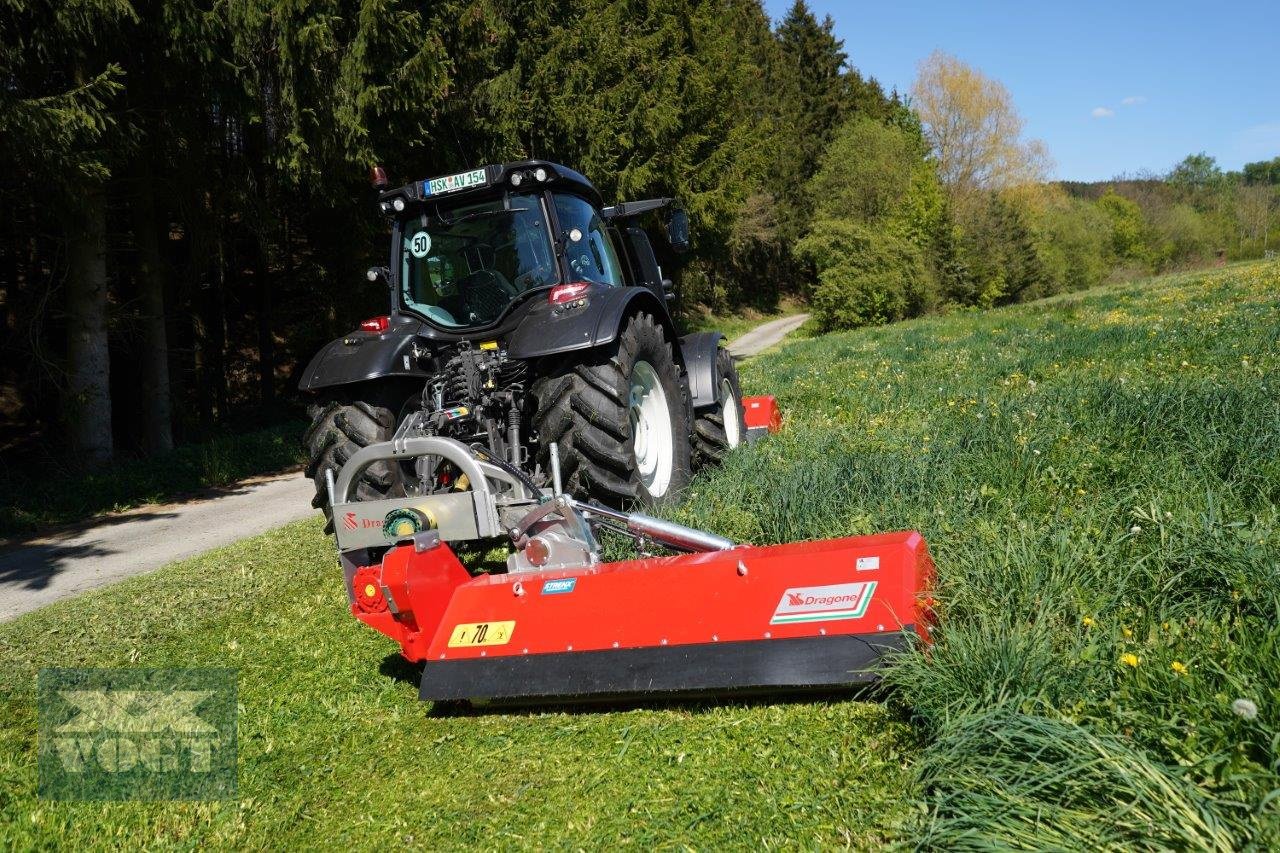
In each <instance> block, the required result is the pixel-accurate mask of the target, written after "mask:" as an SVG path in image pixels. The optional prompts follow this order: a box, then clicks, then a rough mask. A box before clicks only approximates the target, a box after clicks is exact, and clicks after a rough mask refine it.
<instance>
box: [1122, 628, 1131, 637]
mask: <svg viewBox="0 0 1280 853" xmlns="http://www.w3.org/2000/svg"><path fill="white" fill-rule="evenodd" d="M1120 633H1122V634H1124V638H1125V639H1126V640H1132V639H1133V632H1132V631H1130V630H1129V629H1128V628H1121V629H1120Z"/></svg>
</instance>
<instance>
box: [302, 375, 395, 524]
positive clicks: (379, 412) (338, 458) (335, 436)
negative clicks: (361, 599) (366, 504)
mask: <svg viewBox="0 0 1280 853" xmlns="http://www.w3.org/2000/svg"><path fill="white" fill-rule="evenodd" d="M369 396H370V397H371V400H352V399H351V398H349V397H343V398H331V399H328V400H324V401H322V402H318V403H316V404H314V405H312V406H309V407H308V408H307V414H309V415H310V416H311V426H310V427H308V428H307V431H306V432H305V433H304V434H303V437H302V442H303V444H304V446H305V447H306V450H307V460H308V461H307V468H306V474H307V476H308V477H310V478H311V479H312V480H313V481H314V482H315V488H316V493H315V496H314V497H313V498H312V499H311V505H312V506H313V507H315V508H316V509H318V510H320V511H322V512H323V513H324V518H325V526H324V532H325V533H332V532H333V511H332V508H331V507H330V506H329V483H328V477H327V476H326V472H327V471H332V472H333V476H334V478H335V480H336V478H337V476H338V470H339V469H340V468H342V466H343V465H344V464H345V463H346V462H347V460H348V459H350V458H351V457H352V456H353V455H354V454H355V453H356V451H358V450H360V449H361V448H362V447H365V446H367V445H369V444H373V443H374V442H378V441H387V440H389V439H390V438H391V436H392V435H393V434H395V430H396V425H397V423H398V421H399V410H400V407H399V406H396V407H395V408H394V409H393V408H391V406H392V405H395V404H394V403H392V402H391V401H387V400H382V399H380V398H381V397H382V396H385V395H379V394H370V395H369ZM402 494H404V487H403V485H402V484H401V481H400V476H399V471H398V470H397V469H396V468H395V467H394V466H393V465H391V464H390V463H388V462H375V463H374V464H372V465H370V466H369V467H368V468H366V469H365V470H364V473H363V474H361V475H360V480H359V481H358V482H357V484H356V493H355V497H356V499H357V500H362V501H368V500H381V499H382V498H389V497H395V496H397V495H402Z"/></svg>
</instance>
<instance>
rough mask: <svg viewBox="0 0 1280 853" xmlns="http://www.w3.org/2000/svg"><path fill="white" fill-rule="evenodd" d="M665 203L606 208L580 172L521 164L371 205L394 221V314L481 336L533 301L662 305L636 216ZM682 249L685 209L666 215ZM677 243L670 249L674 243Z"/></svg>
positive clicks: (445, 180) (410, 189) (426, 184)
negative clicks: (619, 295) (631, 291)
mask: <svg viewBox="0 0 1280 853" xmlns="http://www.w3.org/2000/svg"><path fill="white" fill-rule="evenodd" d="M671 202H672V200H671V199H655V200H653V201H646V202H631V203H628V204H619V205H614V206H613V207H607V208H606V207H604V206H603V204H602V201H601V198H600V194H599V192H598V191H597V190H596V188H595V187H594V186H593V185H592V184H591V182H590V181H588V180H587V179H586V178H585V177H583V176H582V175H580V174H579V173H577V172H575V171H573V170H572V169H568V168H566V167H564V166H560V165H558V164H554V163H547V162H544V161H538V160H527V161H522V162H519V163H509V164H503V165H490V166H485V167H482V168H480V169H474V170H472V171H469V172H462V173H459V174H456V175H447V176H444V177H440V178H432V179H428V180H423V181H416V182H414V183H412V184H408V185H406V186H404V187H400V188H398V189H395V190H389V191H384V192H382V193H381V194H380V196H379V206H380V208H381V210H382V211H383V212H384V213H386V214H388V215H390V216H391V217H392V218H393V228H392V232H393V234H392V258H391V261H392V263H391V266H390V270H389V272H390V279H391V280H390V282H389V283H390V284H391V286H392V288H393V290H394V292H395V293H396V294H397V303H398V304H397V306H396V307H397V309H398V310H399V311H401V312H405V313H408V314H411V315H415V316H418V317H420V318H422V319H425V320H427V321H429V322H430V323H432V324H434V325H436V326H439V327H441V328H443V329H446V330H450V331H461V330H470V329H485V328H488V327H491V326H494V325H495V324H497V323H499V322H500V321H501V320H502V319H503V318H504V317H506V316H508V315H509V314H510V313H511V312H512V310H513V309H514V308H515V307H516V306H518V305H520V304H522V303H524V302H525V301H526V300H527V299H529V298H532V297H533V296H534V295H535V294H544V296H543V298H544V299H548V300H549V301H551V302H552V303H553V304H556V303H557V302H560V301H563V302H565V303H568V302H571V301H573V300H574V299H576V298H577V297H578V296H579V295H580V294H581V293H582V292H583V291H585V290H587V289H589V288H590V289H594V288H600V287H616V286H627V285H633V286H642V287H647V288H649V289H652V290H655V291H656V292H657V294H658V296H659V298H664V299H665V293H666V289H665V288H664V284H663V279H662V275H661V270H660V268H659V267H658V265H657V262H656V260H655V258H654V254H653V248H652V245H651V244H650V243H649V240H648V237H647V235H646V233H645V231H644V229H643V228H642V227H640V225H639V223H638V218H639V217H640V216H641V215H642V214H645V213H648V212H650V211H655V210H660V209H662V208H664V207H666V206H668V205H670V204H671ZM671 224H672V225H674V226H675V229H674V230H675V232H676V235H675V236H676V237H677V238H678V237H679V236H680V235H681V234H683V235H684V236H683V240H684V242H687V230H688V226H687V220H686V219H685V218H684V213H683V211H677V212H676V213H674V214H673V215H672V216H671ZM679 242H680V240H679V239H677V240H674V241H673V247H674V248H676V249H677V250H678V249H680V248H682V246H678V245H676V244H677V243H679Z"/></svg>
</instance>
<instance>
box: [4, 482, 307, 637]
mask: <svg viewBox="0 0 1280 853" xmlns="http://www.w3.org/2000/svg"><path fill="white" fill-rule="evenodd" d="M313 488H314V487H313V486H312V484H311V481H309V480H307V479H306V478H305V477H303V476H302V474H301V473H299V472H295V473H292V474H286V475H283V476H278V477H263V478H254V479H252V480H247V481H245V482H243V483H238V484H236V485H234V486H231V487H228V488H226V489H219V490H216V491H213V492H206V493H202V494H201V495H198V496H193V499H192V500H189V501H186V502H183V503H173V504H161V505H154V504H153V505H151V506H145V507H140V508H138V509H136V510H130V511H129V512H123V513H119V514H117V515H105V516H98V517H96V518H92V519H89V520H88V521H86V522H85V523H84V524H83V525H79V526H76V525H72V526H70V527H66V528H62V529H60V530H59V531H58V532H57V533H53V534H50V535H48V536H44V537H41V538H38V539H25V540H22V541H19V542H14V543H10V544H8V545H6V546H3V547H0V621H5V620H7V619H12V618H13V617H15V616H17V615H19V614H20V613H26V612H27V611H28V610H35V609H36V608H37V607H42V606H44V605H46V604H48V603H50V602H53V601H57V600H58V599H60V598H67V597H69V596H73V595H79V594H80V593H82V592H85V591H86V590H90V589H93V588H95V587H99V586H105V585H106V584H109V583H114V582H115V581H118V580H121V579H123V578H126V577H129V576H131V575H137V574H142V573H144V572H150V571H154V570H155V569H158V568H160V567H161V566H163V565H165V564H166V563H171V562H173V561H174V560H181V559H183V558H184V557H193V556H195V555H196V554H202V553H204V552H205V551H208V550H211V549H213V548H217V547H219V546H221V545H228V544H230V543H232V542H235V541H237V540H239V539H243V538H245V537H247V536H253V535H256V534H258V533H263V532H265V531H267V530H272V529H274V528H276V527H280V526H281V525H283V524H288V523H289V522H291V521H296V520H297V519H299V518H305V517H306V516H308V515H311V514H312V513H315V512H316V511H315V510H314V509H312V508H311V496H312V494H314V491H313Z"/></svg>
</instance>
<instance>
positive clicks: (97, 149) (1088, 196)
mask: <svg viewBox="0 0 1280 853" xmlns="http://www.w3.org/2000/svg"><path fill="white" fill-rule="evenodd" d="M0 76H2V77H3V80H4V85H3V86H0V450H3V451H4V452H5V455H6V456H7V457H8V459H9V460H14V459H17V458H19V457H21V458H22V459H25V460H37V461H38V460H39V459H42V458H44V457H45V456H49V457H53V456H59V455H61V454H59V453H58V452H57V451H58V450H59V449H61V448H64V447H70V448H72V449H73V450H74V451H75V453H74V459H76V460H80V461H83V462H85V463H92V462H101V461H104V460H107V459H110V458H112V456H113V455H116V454H119V453H124V454H150V453H158V452H163V451H165V450H167V449H168V448H170V447H172V446H173V445H174V443H175V442H185V441H192V440H198V439H200V438H202V437H204V436H206V435H208V434H210V433H211V432H215V431H221V430H226V429H236V428H240V427H243V426H245V425H248V424H255V423H261V422H263V421H264V420H270V419H273V418H278V417H281V416H283V415H286V414H287V413H288V412H289V411H290V406H291V405H292V401H293V398H294V382H295V379H296V373H297V372H298V370H299V369H300V367H301V366H302V365H304V364H305V362H306V360H307V359H308V358H309V357H310V356H311V355H312V353H314V352H315V351H316V349H318V347H319V346H320V345H321V344H322V343H323V342H324V341H326V340H328V339H330V338H332V337H334V336H336V335H339V334H341V333H342V332H344V331H346V330H348V329H350V328H352V327H353V324H354V323H355V322H357V321H359V320H360V319H363V318H364V317H367V316H370V315H373V314H377V313H380V311H381V310H382V308H383V302H384V300H385V295H384V294H383V293H382V292H380V291H379V290H378V289H377V288H373V287H370V286H369V285H367V283H366V282H365V281H364V278H363V275H362V271H363V269H364V268H365V267H366V266H368V265H369V263H370V262H372V261H377V260H379V259H380V258H381V257H383V256H384V255H385V253H386V248H387V244H386V239H387V238H386V230H385V224H384V223H383V222H382V221H381V220H380V218H379V217H378V216H376V215H375V213H374V211H373V207H372V204H371V197H370V191H369V188H368V185H367V182H366V175H367V170H368V168H369V167H370V166H371V165H373V164H381V165H383V166H384V167H385V169H386V170H387V172H388V173H389V174H390V175H391V176H392V180H393V182H402V181H408V180H412V179H415V178H421V177H426V176H430V175H439V174H446V173H450V172H456V171H461V170H463V169H466V168H470V167H474V166H477V165H480V164H483V163H492V162H502V161H508V160H514V159H521V158H525V157H541V158H546V159H551V160H557V161H560V162H564V163H567V164H569V165H572V166H573V167H574V168H577V169H578V170H580V171H582V172H583V173H585V174H586V175H588V176H589V177H591V178H592V179H593V181H595V182H596V183H597V185H598V186H599V187H600V189H601V191H602V193H603V194H604V195H605V197H606V198H609V199H626V198H635V197H645V196H653V195H674V196H677V197H679V198H680V199H681V200H682V201H683V202H684V204H685V206H686V207H687V209H688V210H689V212H690V215H691V218H692V220H693V223H694V235H693V237H694V245H693V251H692V253H691V255H690V257H689V260H688V262H687V264H686V265H685V268H684V270H683V273H682V275H683V282H682V289H683V292H684V294H685V296H686V298H687V299H688V301H689V302H691V303H701V304H703V305H708V306H710V307H712V308H713V309H715V310H725V309H730V308H734V307H738V306H743V305H754V306H757V307H767V306H769V305H771V304H773V303H775V302H776V300H777V299H778V297H779V296H780V295H781V294H783V293H795V294H799V295H802V296H805V297H807V298H809V299H811V300H812V302H813V304H814V305H815V309H816V310H817V311H818V313H819V315H820V317H821V318H822V321H823V323H824V324H825V325H827V326H828V327H830V328H836V327H843V326H850V325H857V324H860V323H867V322H882V321H887V320H892V319H897V318H899V317H906V316H912V315H914V314H917V313H921V312H924V311H929V310H935V309H937V308H941V307H945V306H947V305H951V304H956V305H979V306H981V305H992V304H998V303H1000V302H1005V301H1013V300H1017V299H1022V298H1028V297H1030V296H1034V295H1040V294H1042V293H1048V292H1055V291H1056V290H1060V289H1069V288H1076V287H1084V286H1088V285H1089V284H1092V283H1094V282H1096V281H1098V280H1101V279H1102V278H1104V277H1105V276H1106V275H1107V274H1108V273H1109V271H1110V270H1111V269H1113V268H1115V267H1117V266H1118V265H1120V264H1122V263H1133V264H1138V263H1142V264H1147V265H1149V266H1151V267H1152V268H1158V267H1160V266H1161V265H1168V264H1174V263H1181V262H1191V260H1192V257H1193V255H1194V254H1195V253H1197V252H1199V253H1204V252H1212V251H1216V249H1217V248H1218V232H1216V231H1213V232H1211V235H1210V236H1208V237H1205V236H1203V235H1201V237H1197V238H1196V239H1194V240H1187V239H1185V235H1183V234H1182V232H1180V231H1178V228H1183V226H1186V227H1190V226H1187V225H1186V222H1187V211H1188V210H1190V211H1193V212H1194V213H1195V215H1196V216H1199V217H1205V218H1206V221H1209V220H1210V219H1212V222H1213V223H1215V224H1214V226H1213V227H1214V228H1218V227H1219V225H1221V224H1222V223H1225V222H1227V221H1228V220H1229V221H1230V222H1231V223H1232V225H1231V227H1236V224H1237V220H1239V221H1241V222H1242V221H1243V220H1241V219H1240V217H1241V216H1244V214H1243V213H1236V212H1232V211H1236V210H1237V208H1236V207H1231V205H1232V204H1235V202H1234V201H1233V202H1231V203H1227V202H1224V201H1223V198H1225V196H1224V195H1223V193H1225V192H1227V191H1226V190H1223V189H1221V186H1227V185H1230V186H1233V187H1235V186H1240V187H1244V186H1249V187H1252V186H1258V185H1264V184H1265V185H1266V186H1268V187H1270V188H1271V189H1272V194H1271V195H1270V196H1268V199H1269V201H1268V202H1267V204H1269V205H1270V204H1271V203H1272V202H1273V201H1274V181H1271V182H1270V183H1267V182H1266V181H1263V180H1262V179H1261V178H1259V177H1258V176H1252V177H1250V175H1252V173H1248V174H1246V175H1245V176H1244V177H1242V178H1240V180H1236V179H1235V178H1228V177H1212V176H1211V179H1206V181H1207V182H1201V183H1194V185H1193V184H1185V185H1184V184H1183V183H1178V182H1177V181H1175V180H1174V179H1173V178H1172V176H1171V177H1170V179H1169V180H1168V181H1157V182H1156V183H1159V184H1160V186H1161V189H1160V190H1159V193H1164V192H1168V193H1172V195H1169V196H1168V198H1167V199H1166V201H1167V203H1165V206H1164V207H1161V208H1159V209H1157V207H1156V206H1155V203H1154V202H1151V201H1149V198H1148V197H1151V198H1154V197H1155V196H1156V195H1158V194H1159V193H1156V192H1155V191H1152V190H1151V189H1150V187H1148V186H1147V184H1148V183H1150V182H1144V181H1136V182H1132V181H1131V182H1119V183H1117V184H1116V185H1115V186H1114V192H1113V194H1114V195H1115V197H1116V198H1117V199H1119V202H1117V201H1114V200H1112V199H1111V196H1110V195H1103V194H1099V193H1095V192H1094V188H1089V187H1075V186H1066V187H1062V186H1056V185H1049V184H1046V183H1044V181H1043V176H1044V166H1043V161H1044V157H1043V151H1042V150H1041V149H1040V148H1039V147H1038V146H1037V145H1036V144H1035V143H1030V142H1026V141H1024V140H1022V138H1021V128H1020V125H1019V123H1018V121H1017V116H1016V112H1015V111H1014V110H1013V108H1012V104H1011V102H1010V101H1009V98H1008V93H1007V92H1006V91H1004V90H1003V87H1000V86H999V84H996V83H994V81H990V80H988V79H986V78H984V77H983V76H982V75H981V74H980V73H979V72H977V71H976V70H974V69H970V68H967V67H965V66H963V64H961V63H959V62H957V61H955V60H953V59H951V58H949V57H945V56H943V55H940V54H939V55H936V56H934V57H931V58H930V59H929V60H928V61H926V63H925V65H924V66H922V69H921V77H920V80H918V81H917V84H916V87H915V88H914V90H913V92H912V93H911V94H910V95H900V94H899V93H896V92H885V91H884V90H883V89H882V88H881V86H880V85H879V84H878V83H877V82H876V81H875V80H874V79H870V78H868V77H865V76H864V75H862V74H861V73H860V72H859V71H858V70H857V69H856V68H855V67H854V66H853V64H851V63H850V61H849V59H848V57H847V55H846V54H845V52H844V48H843V45H842V44H841V42H840V41H839V40H838V39H837V38H835V36H834V34H833V22H832V21H831V20H830V19H829V18H828V19H826V20H819V19H818V18H817V17H816V16H815V15H814V14H813V12H812V11H811V10H810V9H809V8H808V7H807V6H806V5H805V3H804V2H803V0H797V2H796V3H795V4H794V5H793V6H792V7H791V9H790V10H789V11H788V13H787V14H786V15H785V16H784V18H783V19H782V20H781V21H778V22H776V23H775V22H772V21H771V20H770V19H769V17H768V15H767V14H766V13H765V11H764V10H763V8H762V6H761V3H760V2H759V0H715V2H708V0H648V1H647V2H643V3H641V2H635V0H578V1H577V2H573V3H569V2H564V0H543V2H537V3H534V2H529V0H445V2H442V3H438V4H431V5H429V6H426V5H423V4H416V3H411V2H407V0H316V2H309V3H305V4H285V3H280V2H278V0H236V2H231V3H209V2H205V0H0ZM992 116H995V117H998V118H999V119H1001V121H1000V122H995V123H991V122H987V121H986V119H989V118H991V117H992ZM991 128H994V129H995V130H994V131H992V130H991ZM1210 171H1211V172H1212V170H1210ZM1258 174H1259V175H1264V176H1265V175H1272V174H1274V173H1273V172H1267V171H1266V170H1265V169H1263V170H1262V171H1261V172H1259V173H1258ZM1179 180H1181V179H1179ZM1196 180H1197V181H1198V180H1199V178H1197V179H1196ZM1267 180H1270V179H1269V178H1268V179H1267ZM1244 195H1247V193H1243V191H1242V193H1241V194H1240V195H1239V197H1240V198H1243V197H1244ZM1160 197H1161V198H1165V196H1160ZM1232 198H1233V199H1234V198H1236V196H1232ZM1128 202H1132V203H1134V204H1137V205H1138V206H1139V214H1140V216H1139V219H1138V221H1137V223H1136V224H1135V222H1134V221H1133V213H1132V209H1131V208H1129V207H1126V206H1125V204H1127V203H1128ZM1224 204H1225V205H1226V207H1223V205H1224ZM1112 208H1115V210H1114V211H1113V210H1112ZM1228 208H1229V210H1228ZM1239 209H1240V210H1243V209H1244V208H1239ZM1271 209H1272V208H1271V207H1268V208H1267V210H1268V211H1270V210H1271ZM1223 211H1227V212H1225V213H1224V212H1223ZM1108 217H1109V218H1108ZM1256 220H1257V216H1253V218H1252V219H1250V220H1249V221H1250V223H1254V224H1250V225H1248V226H1247V228H1246V226H1243V225H1241V226H1240V227H1241V228H1246V230H1247V229H1252V230H1251V231H1249V236H1247V237H1241V239H1240V240H1237V241H1236V242H1235V243H1233V244H1230V245H1227V244H1224V245H1225V246H1226V248H1227V250H1228V251H1230V252H1233V253H1235V254H1245V253H1248V252H1254V251H1255V243H1258V242H1259V239H1260V240H1261V243H1264V244H1265V243H1266V242H1267V239H1268V238H1267V236H1266V235H1267V233H1268V228H1269V227H1270V225H1269V221H1268V223H1267V224H1263V225H1261V226H1258V225H1256ZM1102 222H1106V223H1111V224H1109V225H1108V226H1107V227H1108V229H1109V230H1107V231H1106V234H1107V240H1108V241H1109V242H1107V245H1106V246H1103V245H1101V244H1100V243H1099V242H1098V241H1099V239H1100V238H1099V236H1098V235H1099V234H1101V233H1103V232H1102V231H1100V230H1099V228H1098V227H1097V226H1098V225H1099V223H1102ZM1178 223H1181V225H1178ZM1222 227H1226V226H1222ZM1259 227H1261V232H1260V233H1261V235H1262V236H1261V238H1259V237H1258V234H1259V231H1258V228H1259ZM1135 228H1136V229H1137V231H1136V233H1137V234H1138V235H1139V239H1140V242H1141V241H1145V242H1142V247H1143V248H1141V250H1139V249H1133V251H1130V250H1129V249H1127V248H1126V249H1125V250H1124V251H1123V252H1122V251H1121V250H1120V249H1119V248H1117V246H1120V245H1121V244H1124V245H1125V246H1128V243H1125V242H1124V241H1125V240H1128V239H1129V238H1128V237H1123V238H1122V237H1118V236H1116V235H1117V234H1120V233H1121V232H1123V233H1124V234H1128V233H1129V230H1132V229H1135ZM1126 229H1128V230H1126ZM1183 230H1185V228H1183ZM1175 232H1177V234H1175ZM1232 233H1233V234H1234V233H1235V232H1232ZM1241 233H1242V234H1243V233H1244V232H1241ZM1179 235H1180V236H1179ZM1162 240H1163V241H1165V242H1161V241H1162ZM1117 241H1119V242H1117ZM1169 242H1171V243H1172V244H1173V245H1174V246H1175V248H1174V249H1173V250H1172V253H1170V250H1168V249H1167V248H1166V247H1165V245H1166V243H1169ZM1205 247H1209V248H1205ZM1256 251H1261V249H1256ZM1125 252H1128V254H1125ZM1091 253H1092V254H1091ZM1095 255H1096V257H1095ZM23 451H25V452H23Z"/></svg>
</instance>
